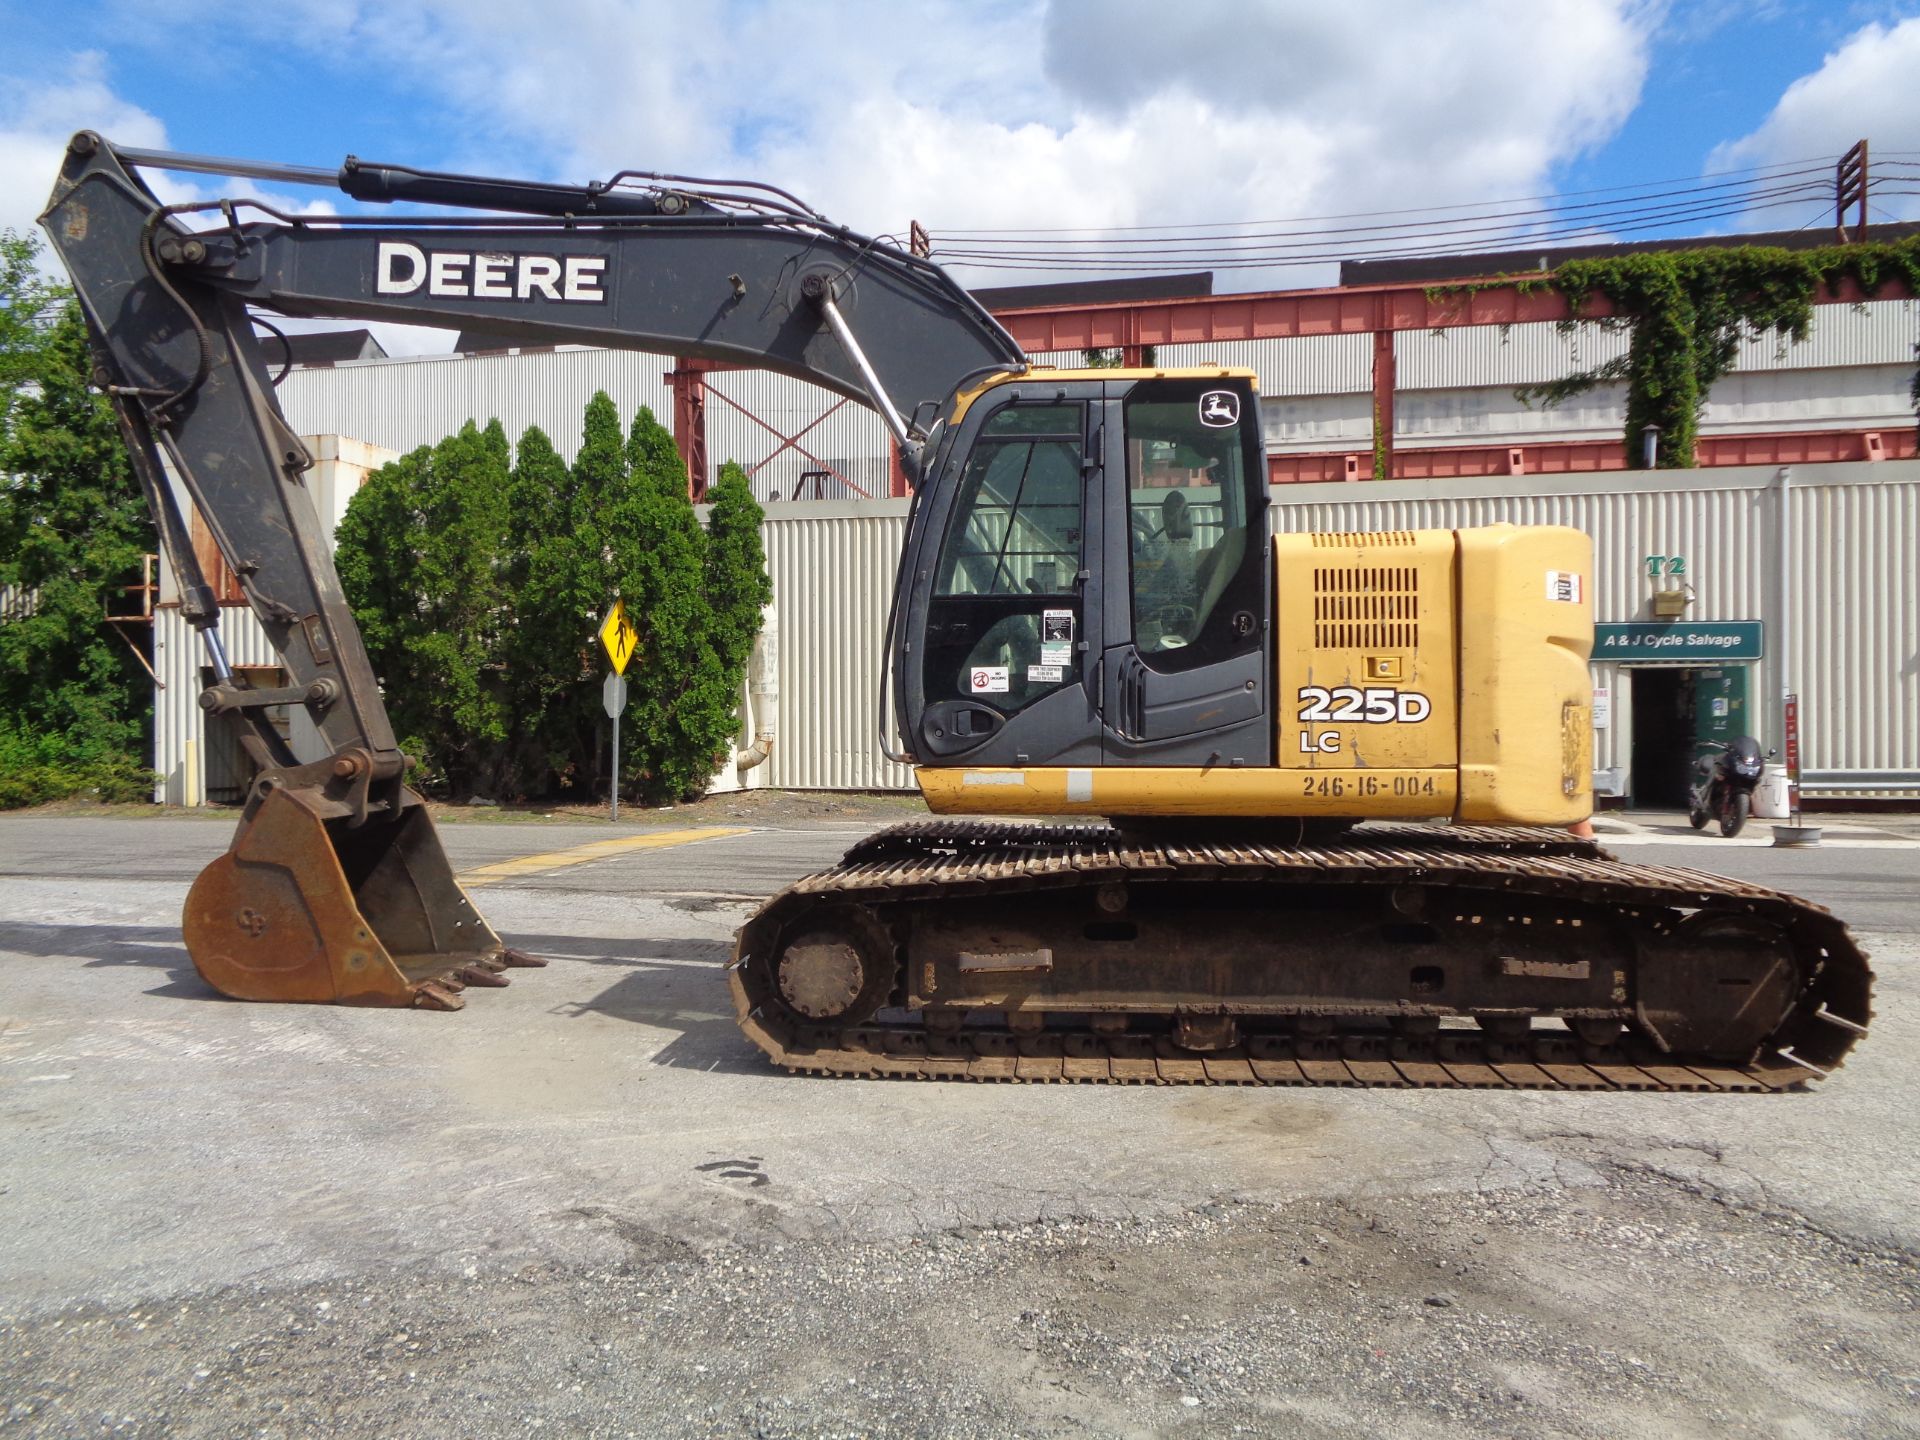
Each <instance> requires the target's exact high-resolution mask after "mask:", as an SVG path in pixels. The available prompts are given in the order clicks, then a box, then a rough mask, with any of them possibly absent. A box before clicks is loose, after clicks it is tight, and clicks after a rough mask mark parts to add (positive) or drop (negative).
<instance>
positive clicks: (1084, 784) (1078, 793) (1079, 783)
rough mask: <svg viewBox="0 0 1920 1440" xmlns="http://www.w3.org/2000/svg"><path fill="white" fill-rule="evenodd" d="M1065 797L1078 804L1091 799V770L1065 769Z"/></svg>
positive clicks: (1088, 801)
mask: <svg viewBox="0 0 1920 1440" xmlns="http://www.w3.org/2000/svg"><path fill="white" fill-rule="evenodd" d="M1067 799H1068V800H1070V801H1072V802H1074V803H1075V804H1080V805H1085V804H1088V803H1090V802H1091V801H1092V800H1093V771H1091V770H1069V771H1067Z"/></svg>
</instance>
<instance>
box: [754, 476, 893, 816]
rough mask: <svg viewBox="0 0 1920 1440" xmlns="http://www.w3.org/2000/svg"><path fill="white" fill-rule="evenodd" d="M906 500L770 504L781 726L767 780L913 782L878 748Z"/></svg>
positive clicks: (827, 785) (858, 784) (835, 785)
mask: <svg viewBox="0 0 1920 1440" xmlns="http://www.w3.org/2000/svg"><path fill="white" fill-rule="evenodd" d="M906 533H907V502H906V501H904V500H887V501H880V502H877V503H869V502H854V503H841V504H834V503H827V504H819V505H808V504H799V505H772V506H769V507H768V508H767V525H766V540H767V570H768V573H769V574H771V575H772V577H773V603H774V605H775V607H776V608H777V609H778V611H779V615H780V664H779V670H780V729H779V735H778V738H777V739H776V740H775V741H774V747H773V758H772V760H771V761H770V762H769V770H770V774H769V776H768V783H770V784H772V785H777V786H781V787H784V788H788V789H800V790H895V789H912V788H913V775H912V772H911V771H910V770H908V769H907V767H905V766H903V765H896V764H894V763H893V762H892V761H890V760H888V759H887V758H886V756H885V755H884V754H882V753H881V749H880V736H879V694H880V681H881V676H882V671H883V665H884V662H885V657H884V656H883V655H882V653H881V651H882V648H883V643H884V638H885V631H886V624H887V603H888V601H889V599H890V598H891V596H892V593H893V577H894V566H895V564H896V562H897V561H898V559H899V555H900V546H901V544H902V543H903V541H904V540H905V538H906Z"/></svg>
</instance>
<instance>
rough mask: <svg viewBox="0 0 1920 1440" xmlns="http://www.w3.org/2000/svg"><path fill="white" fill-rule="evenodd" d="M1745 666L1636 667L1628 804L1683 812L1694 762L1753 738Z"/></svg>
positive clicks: (1634, 674)
mask: <svg viewBox="0 0 1920 1440" xmlns="http://www.w3.org/2000/svg"><path fill="white" fill-rule="evenodd" d="M1747 676H1748V668H1747V667H1746V666H1745V665H1712V666H1672V667H1665V666H1636V667H1635V668H1634V672H1633V755H1632V765H1633V773H1632V779H1631V781H1630V785H1629V791H1628V793H1629V795H1630V796H1631V803H1632V804H1633V805H1634V806H1635V807H1636V808H1637V809H1643V810H1684V809H1685V808H1686V806H1687V799H1688V787H1689V785H1690V783H1691V781H1692V778H1693V766H1694V762H1695V761H1696V760H1697V759H1699V757H1700V756H1702V755H1706V754H1714V753H1717V752H1718V751H1719V749H1720V747H1721V746H1723V745H1725V744H1726V743H1727V742H1728V741H1730V740H1732V739H1734V738H1735V737H1737V736H1740V735H1747V734H1750V733H1752V732H1751V730H1750V729H1749V724H1750V716H1749V714H1748V708H1747Z"/></svg>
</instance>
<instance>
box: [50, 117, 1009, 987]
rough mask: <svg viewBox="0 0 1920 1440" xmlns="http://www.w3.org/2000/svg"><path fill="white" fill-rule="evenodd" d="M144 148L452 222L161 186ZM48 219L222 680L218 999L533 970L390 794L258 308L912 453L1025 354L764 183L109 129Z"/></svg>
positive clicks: (401, 767) (198, 952)
mask: <svg viewBox="0 0 1920 1440" xmlns="http://www.w3.org/2000/svg"><path fill="white" fill-rule="evenodd" d="M143 168H165V169H174V170H189V171H204V172H209V173H223V174H227V175H240V176H246V177H251V178H256V179H266V180H270V181H276V182H281V183H290V184H302V185H327V186H332V187H335V188H337V189H338V190H340V191H341V192H343V193H345V194H347V195H350V196H353V197H355V198H357V199H361V200H372V201H380V202H400V203H408V204H434V205H442V206H455V207H460V209H461V210H462V211H463V212H464V213H456V214H436V215H423V216H407V217H405V218H403V219H391V218H389V217H386V216H366V215H333V216H313V215H304V214H302V215H294V214H288V213H283V212H279V211H276V210H273V209H271V208H269V207H267V206H264V205H261V204H259V203H257V202H252V201H229V200H223V201H211V202H205V203H196V204H190V205H171V206H169V205H163V204H162V203H161V202H160V200H159V199H158V198H157V197H156V196H155V195H154V193H153V192H152V191H151V190H150V189H149V188H148V187H147V186H146V185H145V184H144V183H143V182H142V181H141V179H140V178H139V172H140V170H141V169H143ZM480 212H509V213H504V214H502V213H480ZM41 223H42V224H43V225H44V226H45V227H46V229H47V231H48V233H49V235H50V236H51V238H52V242H53V246H54V248H55V249H56V250H57V251H58V253H59V254H60V256H61V259H62V260H63V261H64V262H65V264H66V267H67V269H68V271H69V273H70V274H71V276H72V279H73V284H74V288H75V291H76V293H77V295H78V298H79V303H80V305H81V308H82V310H83V311H84V313H85V315H86V318H87V322H88V326H89V330H90V332H91V335H92V340H93V345H94V351H95V357H96V363H97V369H96V374H95V379H96V382H97V383H98V384H99V385H100V387H101V388H102V389H103V390H104V391H105V392H106V394H107V395H108V396H109V397H110V399H111V400H112V403H113V406H114V409H115V411H116V414H117V416H118V419H119V423H120V426H121V429H122V433H123V436H124V438H125V439H126V441H127V444H128V448H129V451H130V452H131V454H132V456H133V461H134V466H135V470H136V473H137V474H138V477H139V480H140V483H141V485H142V487H143V490H144V492H145V494H146V496H147V499H148V501H149V503H150V505H151V506H152V508H153V510H154V513H155V516H156V521H157V524H158V528H159V534H160V542H161V545H162V547H163V549H164V550H165V551H166V554H167V558H168V561H169V563H170V564H171V565H172V567H173V571H174V574H175V575H176V577H178V579H179V582H180V595H181V607H182V611H183V613H184V615H185V618H186V619H187V620H188V621H189V623H191V624H192V625H193V626H194V627H195V628H197V629H198V630H199V631H200V632H201V633H202V635H203V637H204V638H205V640H206V644H207V648H208V659H209V664H210V668H211V670H212V672H213V677H214V679H213V683H212V684H211V685H210V686H209V687H208V688H207V689H206V690H205V692H204V693H203V694H202V696H201V703H202V706H203V707H204V708H205V709H206V710H207V711H208V712H209V714H210V715H212V716H217V717H220V719H221V720H222V721H223V722H224V723H226V724H228V725H230V726H231V727H233V729H234V731H235V733H236V734H237V735H238V737H239V740H240V743H241V745H242V747H243V749H244V750H245V751H246V752H247V753H248V755H249V757H250V758H251V759H252V761H253V762H254V765H255V767H256V769H257V771H258V774H257V776H256V779H255V782H254V786H253V789H252V790H251V791H250V793H249V795H248V798H247V801H246V805H245V808H244V810H243V814H242V819H241V822H240V827H239V830H238V833H237V834H236V836H235V840H234V843H233V846H232V848H231V849H230V850H229V852H228V853H227V854H226V855H225V856H223V857H222V858H221V859H220V860H219V861H216V862H215V864H214V865H213V866H210V867H209V868H208V870H207V871H206V872H205V873H204V874H203V875H202V876H201V878H200V880H199V881H198V882H197V883H196V885H195V887H194V889H193V892H192V894H191V895H190V896H189V899H188V905H187V914H186V919H185V930H186V936H187V944H188V949H189V951H190V953H191V954H192V955H193V958H194V961H195V963H196V965H198V966H199V968H200V970H201V973H202V974H203V975H204V976H205V977H206V978H207V979H208V980H209V981H210V982H211V983H213V984H214V985H215V986H216V987H217V988H219V989H221V990H223V991H225V992H226V993H228V994H231V995H235V996H238V997H240V998H249V999H282V1000H285V999H294V1000H315V1001H349V1002H360V1003H372V1004H411V1003H426V1004H431V1005H437V1006H445V1007H451V1006H454V1005H457V1004H458V1003H459V991H460V990H461V989H462V988H463V987H464V986H465V985H467V984H476V983H483V984H484V983H496V984H497V983H504V977H502V976H500V974H499V971H500V970H501V969H503V968H504V967H505V966H507V965H510V964H513V963H516V962H525V963H530V958H529V957H522V956H517V955H515V954H514V952H511V951H508V950H506V948H505V947H504V946H502V945H501V943H500V941H499V938H498V937H497V936H496V935H495V934H494V933H493V931H492V930H491V929H489V928H488V927H487V925H486V923H485V922H484V921H483V920H482V919H481V918H480V916H479V915H478V913H477V912H476V911H475V910H474V909H473V907H472V905H471V904H470V903H469V902H468V901H467V899H466V896H465V895H464V893H462V891H461V890H460V887H459V886H458V884H457V883H456V882H455V881H454V879H453V876H452V872H451V869H450V867H449V865H448V863H447V860H446V857H445V854H444V851H443V850H442V848H441V845H440V842H439V840H438V837H437V836H436V835H435V833H434V831H433V827H432V823H431V821H430V819H429V818H428V816H427V813H426V811H425V808H424V807H423V806H422V805H421V803H420V801H419V797H418V796H417V795H415V794H414V793H413V792H412V791H410V790H409V789H407V787H406V783H405V771H406V765H407V761H406V757H405V756H403V755H402V754H401V753H400V752H399V749H398V747H397V743H396V740H395V737H394V734H393V730H392V726H391V724H390V722H389V720H388V717H387V713H386V709H385V706H384V705H383V704H382V702H381V699H380V694H379V689H378V686H377V684H376V682H375V678H374V675H373V670H372V666H371V664H370V663H369V661H368V658H367V655H366V651H365V647H364V645H363V644H362V641H361V637H360V633H359V630H358V628H357V626H356V625H355V624H354V621H353V616H352V613H351V611H350V609H349V608H348V606H347V603H346V599H345V596H344V594H343V593H342V591H341V588H340V582H339V578H338V576H337V574H336V573H335V571H334V567H333V561H332V558H331V553H330V546H329V543H328V537H327V536H326V535H325V534H324V533H322V531H321V528H320V525H319V521H318V519H317V516H316V514H315V512H314V508H313V505H312V503H311V500H310V498H309V496H308V494H307V492H306V487H305V485H304V482H303V479H302V476H303V474H304V472H305V471H306V470H307V469H308V468H310V466H311V464H312V460H311V457H310V456H309V455H308V454H307V452H306V449H305V447H304V446H303V445H302V444H301V442H300V440H299V437H298V436H297V435H296V434H295V433H294V432H293V430H292V428H291V427H290V425H289V424H288V423H287V420H286V417H285V415H284V414H283V413H282V411H281V409H280V407H279V405H278V403H277V402H276V400H275V398H274V391H273V384H272V381H271V379H270V375H269V365H268V358H269V357H268V356H267V355H266V354H265V353H263V347H262V343H261V342H260V340H259V339H258V338H257V337H256V335H255V326H254V321H253V318H252V309H253V307H260V308H262V309H267V310H271V311H273V312H276V313H278V314H280V315H288V316H299V317H304V316H320V315H326V316H337V317H342V318H351V319H363V320H389V321H398V322H403V323H414V324H425V325H437V326H448V327H452V326H463V325H478V326H484V327H485V328H486V329H487V330H488V331H490V332H493V333H498V334H505V335H512V336H514V337H517V338H519V339H520V340H522V341H523V343H526V344H530V345H532V344H588V345H606V346H616V347H621V348H626V349H636V350H646V351H653V352H657V353H663V354H671V355H677V356H687V357H693V358H704V359H710V360H717V361H723V362H732V363H736V364H742V365H750V366H756V367H760V368H764V369H769V370H774V371H777V372H779V373H782V374H785V375H790V376H794V377H797V378H800V379H804V380H809V381H812V382H813V383H815V384H818V385H821V386H823V387H825V388H827V389H830V390H833V391H835V392H837V393H839V394H842V395H847V396H850V397H852V398H854V399H856V400H858V401H860V402H862V403H865V404H868V405H871V406H873V407H874V408H875V409H877V410H878V411H879V412H880V413H881V415H882V418H883V419H885V420H886V421H887V423H888V425H889V428H890V429H891V430H892V431H893V433H894V435H895V437H896V439H897V440H898V441H899V442H900V443H901V445H902V447H903V450H904V451H905V452H906V454H907V455H908V457H909V463H910V464H911V463H912V459H913V457H914V455H915V454H916V451H917V441H918V439H919V438H920V436H921V435H922V434H923V433H924V429H923V426H922V424H920V423H917V422H918V421H919V420H921V419H930V418H931V416H932V414H933V413H934V411H935V410H936V409H937V408H938V407H939V406H940V404H941V403H942V402H944V401H945V400H946V399H947V397H948V396H949V395H950V394H951V393H952V392H953V390H954V389H955V388H956V387H957V386H958V385H959V384H960V383H961V382H962V381H963V380H965V379H966V378H967V377H968V376H969V375H974V374H978V373H981V372H983V371H990V370H1003V369H1009V368H1017V367H1019V366H1020V365H1021V364H1022V363H1023V358H1022V356H1021V353H1020V350H1019V347H1018V346H1017V345H1016V344H1015V343H1014V342H1013V340H1012V339H1011V338H1010V337H1009V336H1008V335H1007V334H1006V332H1005V331H1004V330H1002V329H1001V327H1000V326H999V325H998V324H997V323H996V322H995V321H994V320H993V318H992V317H991V316H990V315H988V314H987V312H986V311H985V310H983V309H982V308H981V307H980V306H979V305H978V304H977V303H976V302H975V301H973V300H972V299H971V298H970V297H969V296H968V295H967V294H966V292H965V291H964V290H962V289H961V288H960V287H959V286H958V285H956V284H955V283H954V282H953V281H952V280H950V279H949V278H948V277H947V276H946V275H945V274H944V272H942V271H941V270H940V269H939V268H938V267H937V266H935V265H932V264H931V263H929V262H927V261H925V260H922V259H919V258H917V257H914V256H911V255H908V254H905V253H903V252H902V251H900V250H898V249H896V248H894V247H892V246H891V245H888V244H886V243H884V242H881V241H877V240H873V239H869V238H867V237H864V236H860V235H856V234H854V233H852V232H851V231H848V230H845V229H843V228H841V227H839V226H836V225H833V224H832V223H831V222H829V221H827V220H825V219H823V218H822V217H820V216H819V215H817V214H816V213H815V212H813V211H811V210H809V209H808V208H807V207H806V206H804V205H803V204H801V203H800V202H799V201H797V200H795V199H793V197H791V196H788V195H785V194H784V193H783V192H780V191H777V190H772V189H770V188H769V187H765V186H756V185H741V184H737V183H727V182H708V181H674V180H672V179H670V178H668V177H653V176H635V175H621V176H616V177H615V179H614V180H613V181H609V182H605V183H600V184H594V185H588V186H578V187H566V186H553V185H540V184H532V183H527V182H519V181H502V180H492V179H487V178H484V177H474V176H459V175H446V174H438V173H433V172H423V171H415V170H409V169H406V168H403V167H397V166H379V165H367V164H363V163H361V162H358V161H353V160H349V161H348V162H347V164H346V165H345V166H344V167H343V168H342V170H341V171H340V172H339V173H338V174H337V175H336V174H334V173H332V172H328V171H321V170H310V169H302V168H298V167H290V166H273V165H256V164H251V163H246V162H232V161H222V160H216V159H210V158H205V157H194V156H182V155H174V154H170V153H163V152H151V151H138V150H127V149H116V148H115V147H114V146H112V145H111V144H109V143H107V142H106V141H104V140H102V139H101V138H100V137H99V136H97V135H95V134H93V133H91V132H85V131H83V132H81V133H80V134H78V135H76V136H75V137H74V139H73V140H72V142H71V143H70V144H69V147H68V150H67V154H66V158H65V162H64V164H63V167H62V170H61V174H60V177H59V180H58V182H57V184H56V186H55V189H54V192H53V197H52V200H51V201H50V203H49V205H48V208H47V210H46V212H45V214H44V215H43V216H42V217H41ZM856 336H857V337H858V338H856ZM170 477H171V479H170ZM176 480H177V482H178V485H179V487H180V488H181V489H183V490H184V491H185V492H186V494H187V496H188V497H190V499H191V502H192V504H193V505H194V506H195V507H196V508H197V509H198V510H199V512H200V514H201V515H202V516H203V517H204V519H205V521H206V524H207V526H208V528H209V530H210V531H211V533H212V535H213V538H214V540H215V543H216V544H217V545H218V547H219V549H220V552H221V554H222V555H223V556H224V557H225V559H226V561H227V563H228V565H229V566H230V567H231V568H232V570H233V572H234V574H235V575H236V576H237V577H238V579H239V583H240V585H241V588H242V589H243V591H244V592H245V594H246V598H247V602H248V604H249V605H250V606H251V607H252V609H253V611H254V613H255V615H256V616H258V617H259V619H260V622H261V624H262V625H263V626H264V627H265V630H266V633H267V636H268V638H269V639H270V641H271V642H272V644H273V646H274V648H275V649H276V651H277V652H278V653H279V655H280V656H281V658H282V660H283V663H284V666H285V670H286V674H287V677H288V681H287V683H286V684H285V685H284V686H281V687H278V688H274V689H256V688H252V687H249V686H247V685H246V684H245V683H244V682H243V681H241V680H240V679H239V678H238V677H237V676H236V675H235V674H234V673H233V671H232V669H231V667H230V665H229V664H228V663H227V659H226V656H225V653H224V650H223V648H222V646H221V643H220V639H219V631H218V625H217V621H218V607H217V605H216V603H215V601H214V597H213V594H212V592H211V589H210V588H209V586H208V584H207V581H206V577H205V576H204V575H203V574H202V573H201V571H200V568H199V565H198V563H197V561H196V559H195V556H194V552H193V547H192V545H191V544H190V543H188V532H187V527H186V524H185V521H184V518H183V516H182V513H181V509H180V506H179V503H178V501H177V500H176V498H175V497H176V491H175V488H174V485H173V483H172V481H176ZM278 705H300V706H303V707H304V708H305V709H306V711H307V712H308V713H309V714H310V715H311V716H312V718H313V721H314V724H315V727H316V729H317V730H318V732H319V734H320V736H321V737H322V739H323V741H324V742H325V744H326V746H327V747H328V750H329V753H328V754H327V755H326V756H325V757H324V758H322V759H320V760H318V761H315V762H310V763H306V764H302V763H300V762H299V761H298V759H297V758H296V757H295V756H294V755H293V754H292V753H291V751H290V750H289V749H288V747H287V746H286V743H285V742H284V741H283V740H282V739H281V738H280V736H279V734H278V733H277V731H276V730H275V728H274V727H273V725H272V724H271V723H270V722H269V720H268V717H267V709H268V707H271V706H278Z"/></svg>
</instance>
